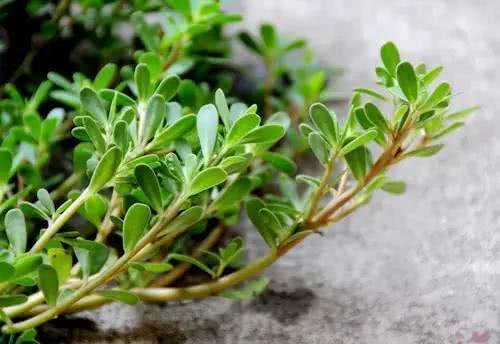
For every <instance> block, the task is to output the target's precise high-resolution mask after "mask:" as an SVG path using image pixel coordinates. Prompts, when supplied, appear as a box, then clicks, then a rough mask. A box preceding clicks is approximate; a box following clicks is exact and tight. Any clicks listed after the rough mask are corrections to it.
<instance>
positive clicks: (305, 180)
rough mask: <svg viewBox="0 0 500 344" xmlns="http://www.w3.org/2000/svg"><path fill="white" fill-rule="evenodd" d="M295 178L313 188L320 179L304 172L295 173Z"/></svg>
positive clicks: (319, 182) (317, 184) (317, 185)
mask: <svg viewBox="0 0 500 344" xmlns="http://www.w3.org/2000/svg"><path fill="white" fill-rule="evenodd" d="M295 179H296V180H297V182H300V183H304V184H307V185H310V186H312V187H313V188H317V187H319V185H320V184H321V181H320V180H319V179H318V178H315V177H311V176H308V175H305V174H299V175H297V177H295Z"/></svg>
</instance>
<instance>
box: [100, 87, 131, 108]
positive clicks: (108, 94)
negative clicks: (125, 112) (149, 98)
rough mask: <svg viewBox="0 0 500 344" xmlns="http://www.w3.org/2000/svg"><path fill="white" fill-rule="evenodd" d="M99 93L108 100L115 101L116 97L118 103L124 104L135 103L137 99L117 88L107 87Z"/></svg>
mask: <svg viewBox="0 0 500 344" xmlns="http://www.w3.org/2000/svg"><path fill="white" fill-rule="evenodd" d="M99 95H100V96H101V97H102V98H103V99H104V100H107V101H108V102H111V101H113V99H114V98H115V97H116V103H117V104H119V105H124V106H134V105H135V101H134V100H133V99H132V98H130V97H129V96H127V95H126V94H125V93H122V92H120V91H117V90H110V89H107V88H105V89H102V90H100V91H99Z"/></svg>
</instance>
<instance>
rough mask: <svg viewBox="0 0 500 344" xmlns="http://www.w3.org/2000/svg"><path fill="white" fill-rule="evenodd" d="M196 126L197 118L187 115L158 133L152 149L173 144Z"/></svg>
mask: <svg viewBox="0 0 500 344" xmlns="http://www.w3.org/2000/svg"><path fill="white" fill-rule="evenodd" d="M195 125H196V116H195V115H187V116H183V117H181V118H179V119H178V120H176V121H175V122H174V123H172V124H171V125H169V126H168V127H167V128H165V129H163V130H162V131H160V132H159V133H158V136H157V137H156V138H155V139H154V141H153V142H152V147H151V148H158V147H164V146H166V145H167V144H169V143H170V142H173V141H175V140H177V139H179V138H181V137H183V136H185V135H186V134H187V133H189V132H190V131H191V129H193V127H194V126H195Z"/></svg>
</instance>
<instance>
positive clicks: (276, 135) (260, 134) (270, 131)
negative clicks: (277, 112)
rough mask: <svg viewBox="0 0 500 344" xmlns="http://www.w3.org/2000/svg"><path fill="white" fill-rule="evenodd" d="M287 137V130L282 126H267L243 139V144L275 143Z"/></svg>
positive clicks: (257, 129) (253, 131)
mask: <svg viewBox="0 0 500 344" xmlns="http://www.w3.org/2000/svg"><path fill="white" fill-rule="evenodd" d="M284 135H285V128H283V126H282V125H280V124H265V125H263V126H261V127H259V128H256V129H254V130H252V131H251V132H249V133H248V134H247V135H245V136H244V137H243V139H242V140H241V143H274V142H276V141H278V140H279V139H281V138H282V137H283V136H284Z"/></svg>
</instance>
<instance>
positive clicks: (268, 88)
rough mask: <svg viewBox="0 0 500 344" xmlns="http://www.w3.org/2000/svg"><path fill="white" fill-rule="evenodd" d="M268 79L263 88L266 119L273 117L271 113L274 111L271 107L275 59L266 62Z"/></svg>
mask: <svg viewBox="0 0 500 344" xmlns="http://www.w3.org/2000/svg"><path fill="white" fill-rule="evenodd" d="M266 71H267V74H266V79H265V80H264V86H263V92H264V94H263V102H264V117H266V118H267V117H269V116H271V113H272V111H273V108H272V105H271V95H272V92H273V85H274V61H273V59H268V61H266Z"/></svg>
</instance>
